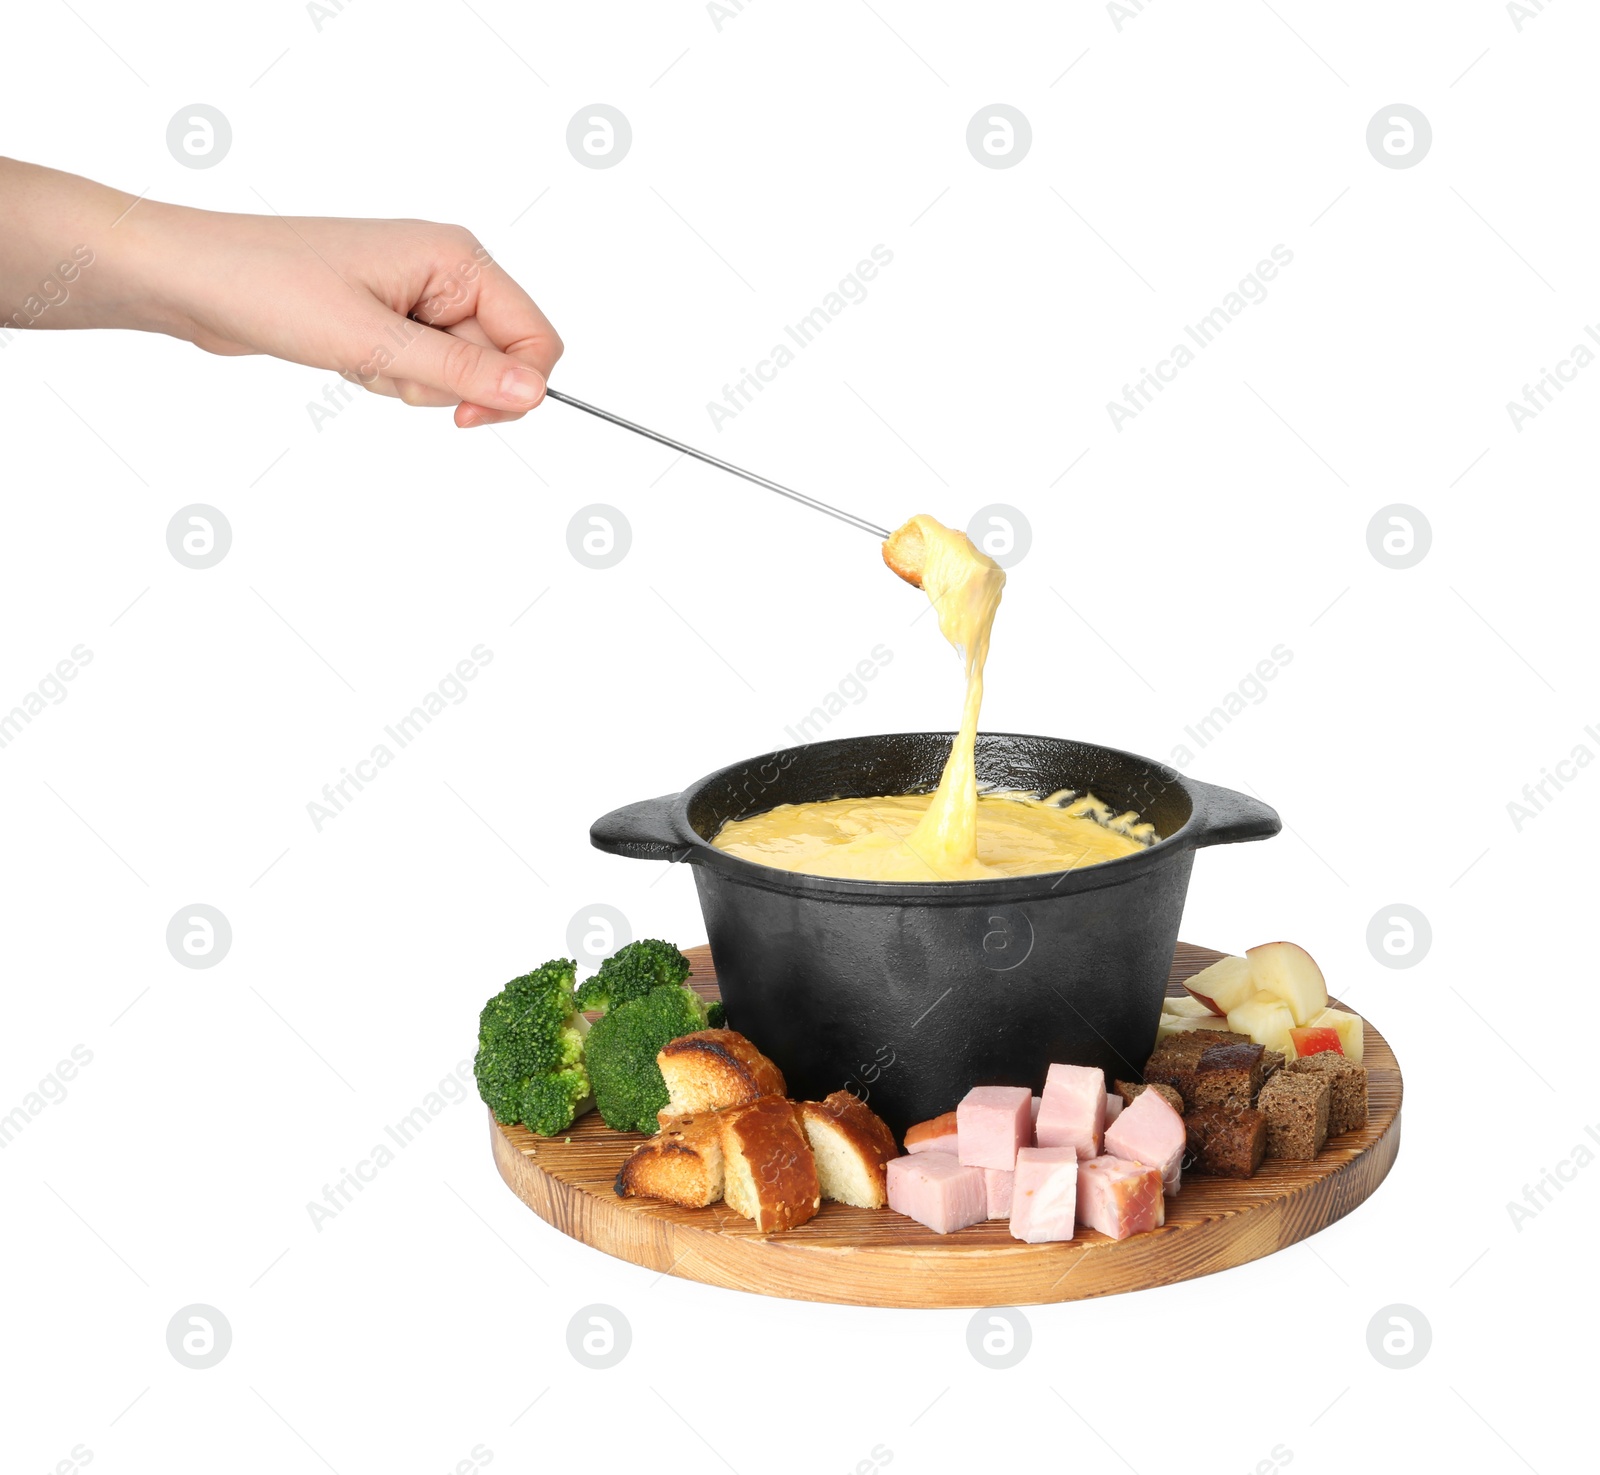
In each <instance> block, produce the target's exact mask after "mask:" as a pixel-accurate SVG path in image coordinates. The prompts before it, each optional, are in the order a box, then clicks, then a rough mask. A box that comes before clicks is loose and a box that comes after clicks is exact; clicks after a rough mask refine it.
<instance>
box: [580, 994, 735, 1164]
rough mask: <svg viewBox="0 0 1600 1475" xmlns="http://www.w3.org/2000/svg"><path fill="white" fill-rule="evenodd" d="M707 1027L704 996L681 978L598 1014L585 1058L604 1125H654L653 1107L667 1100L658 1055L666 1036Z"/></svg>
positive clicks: (649, 1128) (632, 1128) (631, 1128)
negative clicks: (682, 982)
mask: <svg viewBox="0 0 1600 1475" xmlns="http://www.w3.org/2000/svg"><path fill="white" fill-rule="evenodd" d="M705 1027H706V1004H705V1001H704V1000H703V999H702V998H701V997H700V996H699V995H698V994H697V993H695V992H693V990H691V989H687V988H684V987H683V986H682V985H681V984H673V985H669V986H667V987H664V988H653V989H651V990H650V992H648V993H646V994H644V995H643V996H642V997H640V998H634V999H629V1000H627V1001H626V1002H625V1003H621V1004H618V1005H616V1006H615V1007H614V1008H612V1009H610V1010H608V1011H607V1012H606V1014H605V1015H603V1016H602V1017H601V1019H600V1020H599V1021H598V1022H597V1023H596V1024H595V1026H594V1027H593V1028H592V1029H591V1030H590V1031H589V1038H588V1040H587V1042H586V1048H585V1052H584V1058H585V1063H586V1064H587V1066H588V1069H589V1080H590V1082H591V1084H592V1085H593V1087H594V1100H595V1105H596V1106H597V1107H599V1109H600V1115H601V1116H602V1117H604V1118H605V1123H606V1125H607V1126H608V1127H612V1128H615V1129H616V1130H617V1131H619V1132H654V1131H655V1130H656V1128H657V1123H656V1113H657V1112H658V1111H660V1110H661V1109H662V1107H664V1106H665V1105H666V1104H667V1083H666V1082H665V1081H664V1080H663V1079H662V1077H661V1068H660V1067H659V1066H658V1065H657V1064H656V1056H657V1054H658V1053H659V1052H660V1050H661V1048H662V1046H663V1045H665V1044H667V1043H668V1042H669V1041H671V1040H675V1039H677V1038H678V1037H679V1036H680V1035H687V1034H693V1033H694V1032H695V1031H696V1030H699V1029H704V1028H705Z"/></svg>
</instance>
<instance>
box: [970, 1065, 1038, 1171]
mask: <svg viewBox="0 0 1600 1475" xmlns="http://www.w3.org/2000/svg"><path fill="white" fill-rule="evenodd" d="M1052 1068H1053V1067H1052ZM1031 1100H1032V1093H1031V1092H1030V1091H1029V1090H1028V1088H1027V1087H1026V1086H974V1087H973V1088H972V1089H971V1090H970V1091H968V1092H967V1094H966V1095H965V1096H963V1097H962V1098H961V1104H960V1105H959V1106H957V1107H956V1128H957V1137H958V1140H957V1144H956V1156H957V1157H958V1158H960V1159H961V1163H962V1166H963V1167H968V1168H1004V1169H1005V1171H1006V1172H1008V1173H1009V1172H1010V1171H1011V1170H1012V1169H1013V1168H1014V1167H1016V1165H1017V1149H1018V1148H1019V1147H1026V1146H1027V1145H1028V1143H1029V1142H1030V1141H1031V1140H1032V1124H1031V1122H1030V1120H1029V1110H1030V1108H1029V1102H1030V1101H1031Z"/></svg>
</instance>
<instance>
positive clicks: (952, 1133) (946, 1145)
mask: <svg viewBox="0 0 1600 1475" xmlns="http://www.w3.org/2000/svg"><path fill="white" fill-rule="evenodd" d="M955 1150H956V1114H955V1113H954V1112H953V1111H947V1112H946V1113H945V1114H944V1115H943V1116H936V1117H934V1118H933V1119H932V1120H931V1121H926V1122H918V1123H917V1124H916V1126H914V1127H907V1128H906V1151H907V1152H954V1151H955Z"/></svg>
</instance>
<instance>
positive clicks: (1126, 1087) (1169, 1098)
mask: <svg viewBox="0 0 1600 1475" xmlns="http://www.w3.org/2000/svg"><path fill="white" fill-rule="evenodd" d="M1115 1084H1116V1092H1117V1095H1119V1096H1120V1097H1121V1098H1122V1104H1123V1105H1124V1106H1132V1105H1133V1098H1134V1097H1135V1096H1137V1095H1138V1094H1139V1093H1140V1092H1141V1091H1154V1092H1155V1093H1156V1095H1157V1096H1159V1097H1160V1098H1161V1099H1162V1100H1163V1101H1165V1102H1166V1103H1167V1105H1168V1106H1170V1107H1171V1108H1172V1109H1173V1110H1174V1111H1175V1112H1177V1113H1178V1115H1179V1116H1182V1115H1183V1097H1182V1096H1180V1095H1179V1094H1178V1093H1177V1092H1176V1091H1175V1090H1173V1088H1172V1087H1171V1086H1166V1085H1162V1084H1160V1083H1159V1082H1153V1081H1150V1082H1141V1081H1117V1082H1116V1083H1115Z"/></svg>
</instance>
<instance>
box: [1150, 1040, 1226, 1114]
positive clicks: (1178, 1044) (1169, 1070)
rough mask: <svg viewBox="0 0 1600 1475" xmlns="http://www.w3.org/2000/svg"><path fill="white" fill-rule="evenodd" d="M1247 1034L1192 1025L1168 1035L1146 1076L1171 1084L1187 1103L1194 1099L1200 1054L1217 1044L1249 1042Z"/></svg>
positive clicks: (1186, 1105) (1161, 1082) (1166, 1084)
mask: <svg viewBox="0 0 1600 1475" xmlns="http://www.w3.org/2000/svg"><path fill="white" fill-rule="evenodd" d="M1249 1043H1250V1038H1249V1036H1248V1035H1241V1034H1235V1033H1233V1031H1231V1030H1225V1029H1192V1030H1189V1031H1187V1032H1186V1033H1183V1034H1176V1035H1168V1036H1167V1038H1166V1039H1164V1040H1163V1041H1162V1042H1161V1043H1160V1045H1158V1046H1157V1047H1156V1051H1155V1053H1154V1054H1153V1055H1152V1056H1151V1057H1150V1059H1149V1060H1148V1061H1146V1062H1145V1067H1144V1078H1145V1080H1146V1081H1147V1082H1149V1083H1152V1084H1159V1085H1163V1086H1171V1087H1172V1089H1173V1090H1175V1091H1176V1092H1177V1093H1178V1095H1179V1096H1181V1097H1182V1098H1183V1103H1184V1106H1185V1107H1186V1108H1187V1107H1190V1106H1193V1105H1194V1104H1195V1102H1194V1078H1195V1071H1196V1068H1197V1067H1198V1066H1199V1063H1200V1057H1201V1056H1202V1055H1204V1054H1205V1052H1206V1051H1207V1050H1209V1049H1211V1048H1212V1047H1213V1046H1216V1045H1248V1044H1249Z"/></svg>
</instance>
